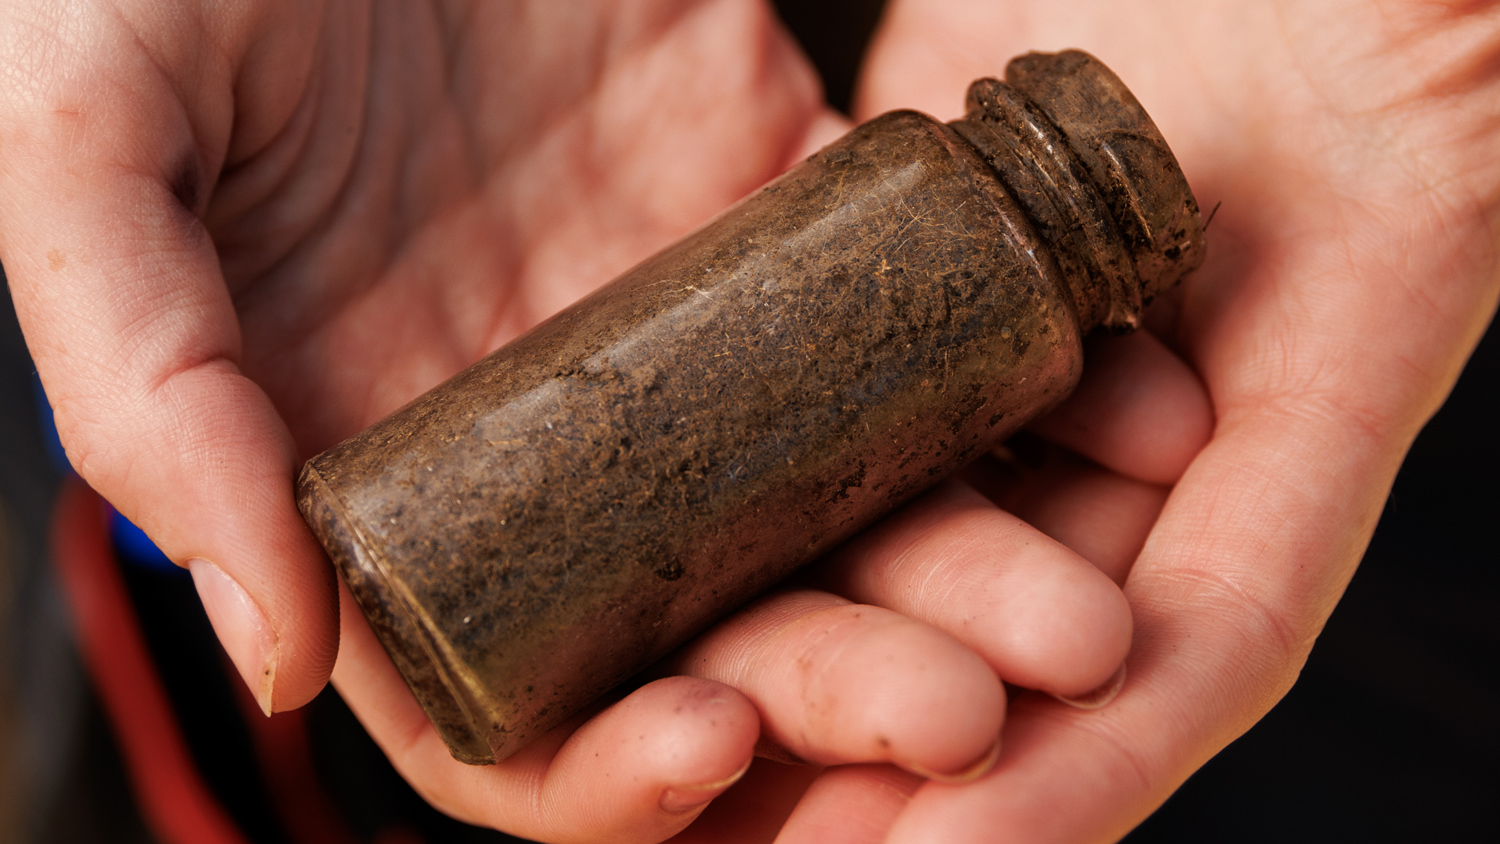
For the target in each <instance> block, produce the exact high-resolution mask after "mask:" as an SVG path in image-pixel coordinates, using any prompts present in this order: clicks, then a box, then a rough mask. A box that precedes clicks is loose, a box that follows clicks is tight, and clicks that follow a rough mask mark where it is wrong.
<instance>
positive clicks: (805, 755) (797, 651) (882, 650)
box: [672, 590, 1005, 778]
mask: <svg viewBox="0 0 1500 844" xmlns="http://www.w3.org/2000/svg"><path fill="white" fill-rule="evenodd" d="M672 666H673V667H674V668H675V669H676V670H680V671H683V672H685V673H688V674H691V675H692V676H695V677H705V678H708V679H712V680H717V681H718V682H720V683H725V684H727V685H730V686H733V687H734V688H736V689H739V690H740V691H741V692H743V693H744V694H745V695H746V696H747V697H749V698H750V699H751V700H752V701H754V702H755V705H756V708H757V709H759V710H760V713H761V719H762V723H763V724H764V728H765V731H766V734H767V735H768V736H769V737H770V738H772V739H773V740H775V741H777V742H779V743H780V744H781V745H782V746H784V747H785V748H786V749H787V750H789V751H791V753H793V754H795V755H796V756H798V757H800V758H802V759H804V760H807V761H809V762H815V763H818V764H830V765H832V764H845V763H850V762H894V763H896V764H897V765H900V766H902V767H904V768H906V769H908V770H911V771H915V772H918V773H920V774H922V775H924V776H941V777H960V778H961V777H965V776H972V775H974V774H975V773H976V772H977V771H979V770H982V769H985V768H988V766H989V764H990V763H991V762H992V761H993V754H994V751H995V747H996V740H997V738H998V737H999V735H1000V723H1001V721H1002V720H1003V719H1004V712H1005V691H1004V689H1003V688H1002V687H1001V685H1000V681H999V680H998V679H997V678H996V677H995V673H994V672H993V671H992V670H990V668H989V666H987V665H985V664H984V662H983V660H981V659H979V657H977V656H975V655H974V654H973V653H972V652H970V651H969V650H968V649H967V648H965V647H963V646H962V645H960V644H959V643H958V642H956V641H954V640H953V639H952V638H951V637H949V636H947V635H945V634H944V633H942V632H940V631H938V630H936V629H934V628H932V627H930V626H928V625H926V624H922V623H920V622H916V621H912V620H911V619H908V618H904V617H902V616H900V615H897V614H896V613H893V612H890V611H888V610H884V609H880V608H879V607H869V606H860V605H858V604H851V603H849V602H848V601H847V600H845V599H843V598H840V597H837V596H835V595H830V594H828V593H826V592H816V591H812V590H797V591H792V592H785V593H781V594H778V595H773V596H771V597H770V598H767V599H764V600H762V601H760V602H759V603H757V604H754V605H752V606H751V607H749V608H748V609H746V610H744V611H743V612H741V613H740V614H739V615H737V616H735V617H734V618H733V619H731V620H730V621H728V622H726V623H724V624H721V625H720V626H719V627H717V628H715V629H714V630H712V631H711V632H710V633H708V634H707V635H706V636H704V637H702V638H700V639H699V640H697V641H696V642H694V643H693V644H691V645H690V646H688V647H687V648H686V649H684V650H683V651H682V652H681V653H680V654H679V655H677V656H676V657H674V658H673V660H672Z"/></svg>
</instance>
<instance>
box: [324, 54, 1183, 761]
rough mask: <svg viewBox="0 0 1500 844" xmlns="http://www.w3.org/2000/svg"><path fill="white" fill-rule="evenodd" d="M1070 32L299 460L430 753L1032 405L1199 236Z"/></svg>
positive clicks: (620, 662)
mask: <svg viewBox="0 0 1500 844" xmlns="http://www.w3.org/2000/svg"><path fill="white" fill-rule="evenodd" d="M1204 249H1205V246H1204V236H1203V227H1202V223H1201V221H1200V217H1199V213H1198V207H1197V204H1196V202H1195V201H1194V199H1193V196H1192V193H1191V191H1190V190H1189V188H1188V186H1187V182H1186V180H1185V179H1184V177H1183V175H1182V172H1181V170H1180V169H1179V168H1178V166H1177V163H1176V161H1175V159H1174V158H1173V156H1172V154H1171V152H1170V150H1169V149H1168V148H1167V145H1166V143H1165V141H1163V140H1162V138H1161V135H1160V133H1159V132H1158V131H1157V129H1156V127H1155V125H1154V124H1153V123H1152V122H1151V120H1150V118H1149V117H1147V115H1146V114H1145V112H1144V111H1143V110H1142V109H1141V107H1140V105H1139V104H1138V103H1137V102H1136V100H1135V98H1134V97H1133V96H1132V95H1131V94H1130V92H1129V91H1128V90H1127V89H1126V88H1125V86H1124V85H1123V84H1122V83H1121V82H1120V81H1119V79H1117V78H1116V77H1115V76H1114V74H1113V73H1111V72H1110V71H1109V70H1108V69H1107V68H1105V67H1104V66H1103V65H1102V64H1100V63H1099V62H1098V61H1097V60H1095V59H1093V58H1092V57H1091V56H1088V55H1087V54H1084V53H1079V52H1065V53H1060V54H1056V55H1041V54H1032V55H1027V56H1023V57H1020V58H1018V59H1016V60H1015V61H1013V62H1012V63H1011V64H1010V66H1009V68H1008V69H1007V74H1006V81H1005V82H1003V83H1002V82H999V81H996V80H993V79H982V80H979V81H977V82H975V83H974V85H973V86H972V87H971V88H970V90H969V98H968V113H967V114H966V115H965V116H964V117H963V118H962V119H960V120H956V121H954V122H952V123H950V124H944V123H941V122H938V121H936V120H934V119H932V118H930V117H927V116H926V115H923V114H919V113H916V112H911V111H898V112H893V113H890V114H886V115H884V116H881V117H878V118H876V119H874V120H871V121H870V122H868V123H865V124H864V125H862V126H859V127H858V128H856V129H854V130H853V131H852V132H850V133H849V134H848V135H847V136H845V137H844V138H842V139H840V140H838V141H836V142H834V143H833V144H831V145H829V146H828V147H827V148H825V149H823V150H822V151H820V152H819V153H817V154H815V155H813V156H812V157H810V158H808V159H807V160H805V161H803V162H802V163H800V164H798V165H797V166H795V167H794V168H792V169H791V170H790V171H788V172H787V173H786V174H784V175H782V176H781V177H780V178H778V179H776V180H775V181H773V182H771V183H770V184H768V185H767V186H765V187H764V188H762V189H761V190H760V191H758V192H756V193H755V194H753V195H751V196H750V197H748V198H746V199H744V200H742V201H741V202H739V203H738V204H736V205H735V206H733V207H732V208H730V209H729V210H727V211H725V212H724V213H723V214H721V215H719V216H718V217H717V218H715V219H714V220H712V221H711V222H709V223H708V224H706V225H704V226H703V227H701V228H700V229H698V230H697V231H695V232H693V233H692V234H690V235H688V236H687V237H685V238H683V239H682V240H681V241H679V242H678V243H676V244H673V245H672V246H670V247H668V248H667V249H665V250H663V251H662V252H661V253H659V254H657V255H656V256H655V257H652V258H650V259H648V260H647V261H645V262H644V263H642V264H641V265H639V266H637V267H636V268H635V269H632V270H630V271H629V272H627V273H626V274H624V275H623V276H621V277H620V278H618V279H616V280H615V281H613V282H611V283H610V284H608V285H606V286H605V287H603V288H601V289H600V290H598V291H597V292H595V293H594V294H592V295H590V296H588V297H586V298H584V299H583V300H581V301H579V302H578V303H576V304H575V305H573V306H572V307H570V308H568V309H566V310H564V311H562V312H561V313H559V314H557V315H556V316H554V317H552V318H551V319H549V320H547V321H546V322H543V323H542V324H540V325H538V326H537V327H536V328H534V329H532V330H531V331H530V332H529V333H527V334H525V335H524V336H522V337H520V338H518V339H516V340H515V341H514V342H512V343H510V344H509V345H507V346H505V347H504V348H502V349H500V350H498V351H496V352H495V353H493V354H491V355H490V356H488V357H486V358H485V359H483V360H481V361H480V362H478V363H476V364H474V365H473V366H471V367H469V368H468V369H466V370H464V371H463V372H461V373H459V374H458V375H456V376H455V377H454V378H452V379H451V380H449V381H448V382H446V383H445V384H443V385H441V386H439V387H437V388H435V389H434V390H432V391H431V392H429V393H427V394H426V395H423V396H422V397H420V398H418V399H417V400H415V401H413V402H412V403H411V404H409V405H407V406H406V407H404V408H402V409H401V410H399V411H397V412H396V413H395V414H393V415H392V416H390V417H389V418H387V419H385V420H383V421H381V422H379V423H377V424H376V425H374V426H372V427H370V428H369V429H367V430H365V431H364V432H362V433H360V434H358V435H356V436H354V437H352V438H351V439H349V440H347V441H345V442H343V443H341V444H339V445H337V446H335V447H334V448H332V449H329V450H328V451H326V452H324V453H323V454H320V455H318V456H316V457H314V458H313V459H312V460H310V461H308V463H307V465H306V466H305V467H304V468H303V471H302V474H301V477H300V478H299V480H298V500H299V506H300V507H301V509H302V512H303V513H304V515H305V516H306V517H307V520H308V523H309V524H310V525H311V526H312V528H313V530H314V532H315V533H316V534H317V536H318V538H319V539H320V540H321V541H322V543H323V545H324V546H325V547H326V548H327V550H328V552H329V555H330V556H331V557H332V559H333V560H334V562H335V563H336V564H337V565H338V567H339V570H340V571H341V572H342V574H343V576H344V579H345V580H346V582H347V583H348V585H349V587H350V590H351V591H352V592H353V594H354V596H355V598H356V600H357V601H358V603H359V605H360V607H361V609H363V611H364V613H365V615H366V617H367V618H368V619H369V621H370V624H371V626H372V627H373V628H374V630H375V633H376V634H377V636H378V637H379V638H380V640H381V642H382V643H383V644H384V646H385V648H386V650H387V651H388V652H389V653H390V655H391V658H392V659H393V660H394V661H395V664H396V666H397V668H398V669H399V670H400V671H401V673H402V675H403V676H404V677H405V679H406V681H407V683H408V685H409V686H410V687H411V689H412V691H413V692H414V693H415V695H416V697H417V700H418V701H419V702H420V703H421V704H422V706H423V707H424V708H425V710H426V711H427V713H428V715H429V717H430V718H431V719H432V721H433V723H434V725H436V727H437V729H438V731H439V732H440V733H441V734H442V736H443V738H444V739H445V740H446V741H447V743H448V745H449V748H450V749H451V750H452V752H453V754H454V756H455V757H457V758H458V759H460V760H462V761H465V762H469V763H486V762H493V761H496V760H499V759H503V758H505V757H506V756H507V755H509V754H510V753H512V752H514V751H515V750H516V749H517V748H518V747H520V746H521V745H522V744H523V743H524V742H525V741H526V740H528V739H529V738H532V737H534V736H536V735H538V734H540V733H541V732H542V731H544V730H546V729H548V728H550V727H552V726H553V725H555V724H557V723H558V722H559V721H561V720H562V719H564V718H566V717H567V716H568V715H570V714H572V713H573V712H575V711H577V710H578V709H579V708H581V707H582V706H584V705H586V704H587V703H589V702H590V701H591V700H593V699H594V698H595V697H597V696H598V695H599V694H600V693H602V692H604V691H605V690H607V689H609V688H610V687H612V686H614V685H616V684H618V683H620V682H621V681H622V680H624V679H626V678H628V677H629V676H630V675H632V674H634V673H636V672H637V671H639V670H640V669H642V668H643V667H645V666H646V665H648V664H649V663H650V662H652V661H653V660H655V659H657V658H659V657H661V656H662V655H663V654H665V653H667V652H668V651H670V650H671V649H673V648H675V647H677V646H678V645H679V644H681V643H682V642H683V641H684V640H686V639H687V638H689V637H690V636H692V635H693V634H694V633H696V632H697V631H699V630H701V629H702V628H703V627H705V626H706V625H708V624H709V623H711V622H712V621H714V620H715V619H717V618H719V617H721V616H722V615H723V614H724V613H726V612H728V611H729V610H731V609H733V608H734V607H736V606H737V605H739V604H741V603H743V602H744V601H745V600H747V599H749V598H750V597H752V596H754V595H755V594H756V593H758V592H760V591H761V590H763V589H765V588H766V587H767V586H769V585H771V584H772V583H774V582H775V581H776V580H778V579H779V578H781V577H782V576H784V575H785V574H787V573H788V572H789V571H791V570H792V569H793V568H795V567H796V566H798V565H800V564H802V563H805V562H807V561H809V560H812V559H813V558H815V557H817V556H818V555H819V554H822V553H823V552H825V551H827V550H829V549H831V548H832V547H834V546H835V545H837V544H838V543H839V542H841V541H843V540H845V539H846V538H848V537H849V536H851V535H852V534H853V533H855V532H856V531H858V530H859V529H860V528H862V527H864V526H865V525H867V524H868V523H870V522H871V521H872V520H874V519H875V518H877V517H878V516H880V515H881V514H883V513H886V512H888V511H890V510H891V509H892V508H894V507H896V506H897V505H899V504H901V503H902V502H904V501H906V500H908V499H910V498H911V497H912V496H914V495H916V494H917V493H919V492H921V491H922V490H924V489H926V488H927V487H929V486H931V485H932V484H934V483H935V482H937V481H938V480H940V479H941V478H943V477H944V476H946V475H948V474H950V473H951V472H953V471H954V470H956V469H958V468H959V467H960V466H962V465H963V464H965V463H966V462H967V461H969V460H970V459H972V458H974V457H976V456H978V455H980V454H982V453H984V452H985V451H986V450H987V449H989V448H991V447H992V446H994V445H995V444H996V443H997V442H998V441H1000V440H1002V439H1004V438H1005V437H1007V436H1009V435H1010V434H1012V433H1014V432H1015V431H1016V430H1017V429H1018V428H1019V427H1020V426H1021V425H1022V424H1024V423H1025V422H1026V421H1027V420H1029V419H1031V418H1033V417H1035V416H1036V415H1038V414H1040V413H1042V412H1044V411H1046V410H1047V409H1049V408H1051V407H1052V406H1053V405H1055V404H1056V403H1057V402H1058V401H1059V400H1061V399H1062V398H1063V397H1064V396H1065V395H1067V393H1068V392H1069V391H1070V390H1071V389H1072V388H1073V386H1074V385H1075V384H1076V383H1077V380H1078V377H1079V373H1080V371H1081V368H1082V347H1081V344H1080V340H1081V337H1082V336H1083V335H1084V334H1085V333H1087V332H1088V331H1090V330H1092V329H1094V328H1095V327H1096V326H1100V325H1102V326H1106V327H1108V328H1110V329H1114V330H1130V329H1132V328H1134V327H1135V325H1136V324H1137V321H1138V319H1139V315H1140V311H1141V308H1142V307H1143V304H1144V303H1146V302H1149V300H1150V299H1151V297H1152V296H1154V295H1155V294H1156V293H1158V292H1159V291H1162V290H1164V289H1166V288H1168V287H1170V286H1171V285H1173V284H1175V283H1176V282H1177V281H1178V280H1179V279H1180V278H1181V277H1182V276H1183V275H1185V274H1186V273H1188V272H1189V271H1191V270H1192V269H1193V268H1195V267H1196V266H1198V264H1199V263H1201V261H1202V259H1203V255H1204Z"/></svg>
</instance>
